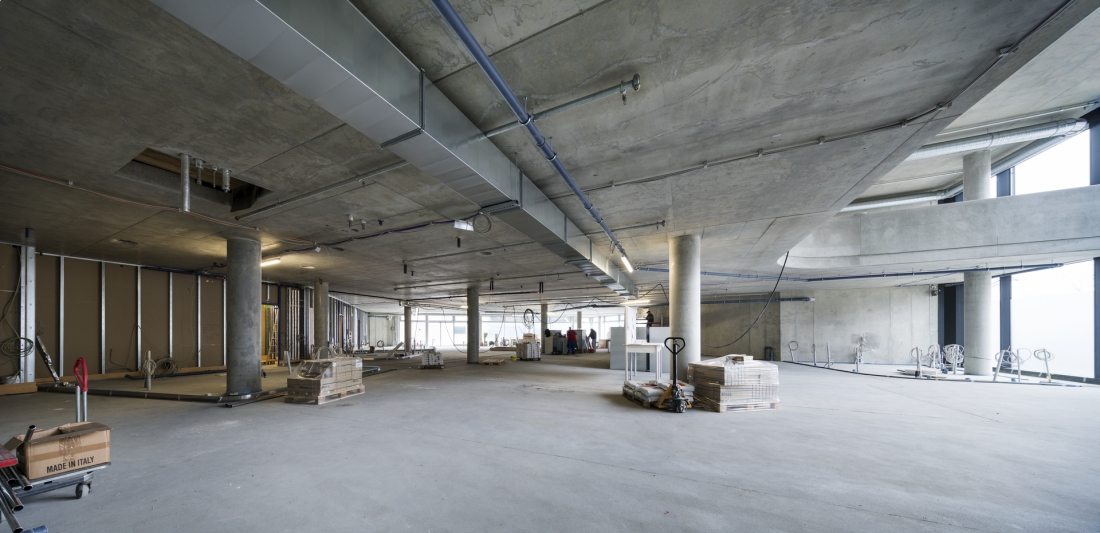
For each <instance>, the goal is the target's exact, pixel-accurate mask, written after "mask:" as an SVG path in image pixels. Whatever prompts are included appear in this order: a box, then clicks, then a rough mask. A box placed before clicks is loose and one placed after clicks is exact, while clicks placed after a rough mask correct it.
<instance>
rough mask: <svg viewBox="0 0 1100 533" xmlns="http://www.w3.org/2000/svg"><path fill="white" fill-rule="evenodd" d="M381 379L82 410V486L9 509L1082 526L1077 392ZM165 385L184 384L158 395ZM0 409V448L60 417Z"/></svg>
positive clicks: (825, 525) (526, 377) (34, 407)
mask: <svg viewBox="0 0 1100 533" xmlns="http://www.w3.org/2000/svg"><path fill="white" fill-rule="evenodd" d="M460 357H461V356H460V355H458V354H453V355H452V356H451V357H449V359H448V363H452V361H453V363H452V364H450V365H449V366H448V367H447V368H446V369H445V370H414V369H409V368H407V367H408V366H411V364H410V363H409V362H383V365H387V364H388V365H393V366H395V367H398V368H400V369H399V370H397V371H393V372H386V373H383V374H379V375H374V376H370V377H367V378H365V383H366V385H367V386H366V390H367V392H366V393H365V394H363V395H360V396H356V397H353V398H349V399H347V400H344V401H339V402H335V403H332V404H329V405H325V406H322V407H316V406H306V405H289V404H284V403H281V402H280V401H279V400H274V401H267V402H261V403H257V404H252V405H248V406H244V407H240V408H235V409H226V408H224V407H217V406H212V405H207V404H197V403H186V402H171V401H158V400H137V399H127V398H108V397H98V398H97V397H93V398H91V400H90V402H91V413H92V418H93V420H96V421H99V422H103V423H106V424H108V425H110V426H111V427H112V428H114V429H113V432H112V455H113V459H114V464H113V465H112V466H111V467H110V468H108V469H107V470H105V471H104V472H102V473H101V474H100V475H98V476H97V478H96V481H95V485H94V490H93V492H92V493H91V494H90V495H86V496H85V497H84V499H82V500H73V499H72V493H71V492H70V491H69V490H64V491H59V493H55V494H47V495H43V496H39V497H37V498H29V499H28V500H27V502H26V503H27V508H26V509H25V510H24V511H22V512H20V513H19V518H20V519H21V520H22V521H23V523H24V525H26V526H37V525H40V524H46V525H48V526H49V528H50V531H51V533H65V532H73V531H160V532H168V531H232V532H248V531H295V530H299V531H304V530H311V531H397V530H411V531H637V530H645V531H673V530H682V531H846V532H849V531H955V530H959V531H962V530H970V531H973V530H978V531H998V532H1000V531H1096V530H1097V528H1098V524H1100V506H1098V505H1097V503H1098V502H1100V483H1097V481H1096V480H1097V479H1100V465H1098V462H1097V460H1096V453H1095V452H1096V437H1097V435H1100V416H1098V415H1100V388H1097V387H1079V388H1066V387H1026V386H997V385H988V384H980V383H940V382H929V381H917V380H903V379H888V378H880V377H873V376H857V375H850V374H846V373H842V372H829V371H822V370H820V369H814V368H807V367H802V366H798V365H793V364H781V366H780V380H781V384H782V385H781V389H780V390H781V394H780V397H781V398H782V400H783V408H782V409H781V410H779V411H765V412H743V413H727V414H715V413H710V412H705V411H689V412H687V413H685V414H683V415H673V414H670V413H665V412H659V411H656V410H649V409H643V408H641V407H639V406H637V405H635V404H633V403H630V402H628V401H626V400H625V399H624V398H622V396H620V392H619V389H620V386H621V383H622V374H621V373H620V372H617V371H610V370H607V369H606V365H607V357H608V356H607V355H606V354H592V355H585V356H582V357H579V358H574V357H560V356H558V357H547V358H545V359H544V360H543V361H542V362H511V361H510V362H508V364H506V365H503V366H472V365H464V364H460V363H461V359H460ZM177 379H184V378H177ZM72 409H73V404H72V399H71V398H70V397H69V396H68V395H61V394H47V393H39V394H34V395H25V396H9V397H2V398H0V436H8V435H15V434H19V433H22V432H23V431H24V430H25V428H26V426H27V424H29V423H36V424H38V425H39V426H40V427H48V426H53V425H57V424H61V423H66V422H69V421H71V419H72Z"/></svg>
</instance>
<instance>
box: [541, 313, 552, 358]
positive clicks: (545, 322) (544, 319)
mask: <svg viewBox="0 0 1100 533" xmlns="http://www.w3.org/2000/svg"><path fill="white" fill-rule="evenodd" d="M549 307H550V306H548V305H546V304H542V305H540V306H539V326H540V327H541V328H542V329H540V330H539V338H540V339H542V354H543V355H547V354H549V353H550V350H551V346H549V344H551V343H552V342H553V339H551V340H549V341H547V340H546V330H547V329H550V317H548V316H546V314H547V313H548V312H549Z"/></svg>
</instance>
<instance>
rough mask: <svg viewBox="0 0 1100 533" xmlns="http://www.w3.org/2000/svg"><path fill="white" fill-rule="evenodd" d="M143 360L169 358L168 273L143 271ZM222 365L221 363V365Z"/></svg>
mask: <svg viewBox="0 0 1100 533" xmlns="http://www.w3.org/2000/svg"><path fill="white" fill-rule="evenodd" d="M141 351H142V354H141V360H142V361H144V360H145V358H146V357H150V352H152V354H151V357H152V358H153V360H154V361H158V360H160V359H164V358H166V357H168V273H167V272H161V271H157V270H148V269H142V271H141ZM219 364H220V363H219Z"/></svg>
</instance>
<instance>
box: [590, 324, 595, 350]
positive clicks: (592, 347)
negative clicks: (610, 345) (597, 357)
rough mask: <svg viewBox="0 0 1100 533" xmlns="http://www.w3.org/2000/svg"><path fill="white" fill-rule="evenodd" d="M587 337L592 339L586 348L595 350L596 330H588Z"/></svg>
mask: <svg viewBox="0 0 1100 533" xmlns="http://www.w3.org/2000/svg"><path fill="white" fill-rule="evenodd" d="M588 338H589V339H592V342H590V343H588V349H589V350H590V351H592V352H595V351H596V330H594V329H590V330H588Z"/></svg>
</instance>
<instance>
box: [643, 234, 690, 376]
mask: <svg viewBox="0 0 1100 533" xmlns="http://www.w3.org/2000/svg"><path fill="white" fill-rule="evenodd" d="M701 251H702V236H701V235H698V234H694V235H680V236H678V237H673V238H671V239H669V242H668V257H669V274H668V276H669V291H668V299H669V305H668V312H669V315H670V316H669V326H670V327H669V329H670V330H671V336H672V337H683V338H684V341H685V343H686V346H684V349H683V350H682V351H681V352H680V353H679V355H678V356H677V362H676V375H677V376H687V370H688V364H690V363H696V362H698V361H699V359H700V358H701V356H702V344H701V343H702V341H703V329H702V325H701V324H702V321H701V303H700V294H701V291H702V286H701V285H700V283H701V282H700V274H699V271H700V269H701V266H702V263H701V261H700V258H699V254H700V252H701ZM628 325H629V326H633V324H628Z"/></svg>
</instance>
